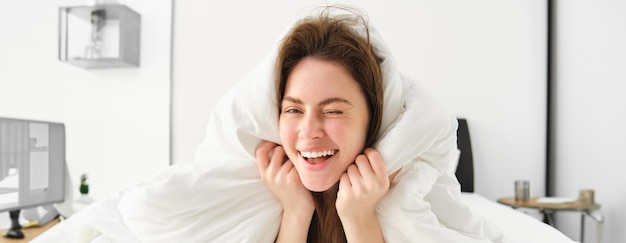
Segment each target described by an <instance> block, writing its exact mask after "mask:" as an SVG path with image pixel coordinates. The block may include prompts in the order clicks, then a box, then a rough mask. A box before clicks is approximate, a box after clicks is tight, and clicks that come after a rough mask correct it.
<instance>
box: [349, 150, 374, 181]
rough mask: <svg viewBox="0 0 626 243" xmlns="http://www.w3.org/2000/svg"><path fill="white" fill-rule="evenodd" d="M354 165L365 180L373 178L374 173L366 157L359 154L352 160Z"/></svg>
mask: <svg viewBox="0 0 626 243" xmlns="http://www.w3.org/2000/svg"><path fill="white" fill-rule="evenodd" d="M354 164H355V165H356V167H357V168H358V169H359V174H360V176H361V177H363V178H365V179H370V178H372V177H374V176H375V175H374V172H373V169H372V166H371V165H370V161H369V160H368V159H367V156H365V155H363V154H360V155H358V156H357V157H356V159H354Z"/></svg>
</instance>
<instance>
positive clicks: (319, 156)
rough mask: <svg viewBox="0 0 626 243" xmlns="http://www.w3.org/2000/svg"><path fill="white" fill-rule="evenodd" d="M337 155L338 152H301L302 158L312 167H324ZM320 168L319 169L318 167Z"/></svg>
mask: <svg viewBox="0 0 626 243" xmlns="http://www.w3.org/2000/svg"><path fill="white" fill-rule="evenodd" d="M336 153H337V150H323V151H315V152H300V156H302V158H303V159H304V160H305V161H306V162H307V163H308V164H309V165H311V166H313V167H317V166H315V165H320V166H321V165H322V164H324V162H327V161H328V159H330V158H331V157H333V156H334V155H335V154H336ZM318 168H319V167H318ZM320 169H321V168H320Z"/></svg>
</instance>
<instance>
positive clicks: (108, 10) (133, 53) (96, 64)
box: [59, 4, 141, 68]
mask: <svg viewBox="0 0 626 243" xmlns="http://www.w3.org/2000/svg"><path fill="white" fill-rule="evenodd" d="M140 33H141V15H139V13H137V12H135V11H133V10H132V9H130V8H128V7H127V6H125V5H121V4H107V5H93V6H72V7H61V8H59V60H61V61H63V62H67V63H70V64H73V65H76V66H79V67H82V68H113V67H138V66H139V57H140V49H141V48H140V39H141V38H140V37H141V36H140Z"/></svg>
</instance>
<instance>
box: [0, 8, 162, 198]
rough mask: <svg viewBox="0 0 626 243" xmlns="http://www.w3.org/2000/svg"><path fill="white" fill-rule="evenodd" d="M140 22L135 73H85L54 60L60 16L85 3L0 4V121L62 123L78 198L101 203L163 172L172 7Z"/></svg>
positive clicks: (150, 12)
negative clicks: (86, 189)
mask: <svg viewBox="0 0 626 243" xmlns="http://www.w3.org/2000/svg"><path fill="white" fill-rule="evenodd" d="M123 3H125V4H126V5H128V6H129V7H130V8H132V9H134V10H136V11H137V12H139V13H140V14H141V20H142V23H141V25H142V29H141V67H139V68H121V69H120V68H115V69H100V70H86V69H81V68H78V67H75V66H72V65H69V64H66V63H62V62H60V61H59V60H58V45H59V44H58V22H59V21H58V12H59V7H61V6H75V5H83V4H85V1H77V0H73V1H70V0H65V1H58V0H57V1H52V0H37V1H0V31H1V32H2V38H0V116H3V117H14V118H22V119H36V120H44V121H54V122H61V123H64V124H65V126H66V151H67V154H66V159H67V165H68V168H69V171H70V176H71V179H72V180H73V183H74V185H72V186H71V188H72V190H74V189H75V192H76V193H78V183H79V178H80V175H81V174H82V173H87V174H88V176H89V182H90V189H91V190H90V194H91V195H92V196H93V197H94V198H96V199H100V198H102V197H104V196H106V195H110V194H112V193H114V192H116V191H118V190H120V189H121V188H123V187H125V186H127V185H128V184H130V183H131V182H133V181H136V180H139V179H143V178H146V177H147V176H148V175H150V174H153V173H154V172H155V171H156V170H158V169H160V168H164V167H166V166H168V165H169V156H170V151H169V150H170V144H169V141H170V137H169V130H170V111H169V110H170V91H171V89H170V62H171V61H170V50H171V10H172V2H171V1H154V2H153V1H131V0H129V1H126V2H123Z"/></svg>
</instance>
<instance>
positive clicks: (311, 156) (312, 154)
mask: <svg viewBox="0 0 626 243" xmlns="http://www.w3.org/2000/svg"><path fill="white" fill-rule="evenodd" d="M334 154H335V151H334V150H324V151H317V152H300V155H302V157H304V158H307V159H315V158H319V157H323V156H328V155H334Z"/></svg>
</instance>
